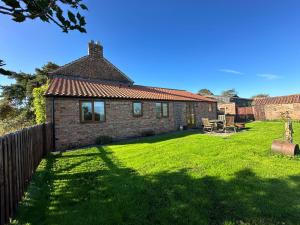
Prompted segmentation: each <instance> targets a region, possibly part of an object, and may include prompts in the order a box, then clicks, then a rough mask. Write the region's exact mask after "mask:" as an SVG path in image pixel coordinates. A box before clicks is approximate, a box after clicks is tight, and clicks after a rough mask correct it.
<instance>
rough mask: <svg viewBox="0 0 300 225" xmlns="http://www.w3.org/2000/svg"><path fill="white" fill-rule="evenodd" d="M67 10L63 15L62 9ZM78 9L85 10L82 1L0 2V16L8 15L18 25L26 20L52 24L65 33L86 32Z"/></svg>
mask: <svg viewBox="0 0 300 225" xmlns="http://www.w3.org/2000/svg"><path fill="white" fill-rule="evenodd" d="M1 2H2V4H1ZM67 8H69V9H68V11H67V13H64V11H63V9H67ZM79 9H81V10H87V7H86V5H85V4H83V3H82V0H0V14H4V15H8V16H10V17H11V18H12V20H14V21H16V22H19V23H21V22H24V21H25V20H26V19H31V20H34V19H40V20H41V21H43V22H48V23H50V22H52V23H54V24H56V25H57V26H59V27H60V28H61V29H62V31H63V32H66V33H67V32H68V31H69V30H78V31H80V32H83V33H85V32H86V30H85V27H84V26H85V25H86V22H85V18H84V17H83V16H82V15H81V14H80V13H79ZM71 10H72V11H73V12H72V11H71Z"/></svg>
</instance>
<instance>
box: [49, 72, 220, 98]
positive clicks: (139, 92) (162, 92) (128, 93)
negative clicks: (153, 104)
mask: <svg viewBox="0 0 300 225" xmlns="http://www.w3.org/2000/svg"><path fill="white" fill-rule="evenodd" d="M45 95H46V96H65V97H97V98H114V99H115V98H118V99H144V100H171V101H204V102H215V100H213V99H210V98H207V97H204V96H200V95H197V94H193V93H191V92H188V91H184V90H175V89H168V88H158V87H147V86H139V85H132V86H128V85H124V84H118V83H109V82H98V81H91V80H79V79H69V78H53V79H52V80H51V83H50V85H49V88H48V90H47V91H46V93H45Z"/></svg>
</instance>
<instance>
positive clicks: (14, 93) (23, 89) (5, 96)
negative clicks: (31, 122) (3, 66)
mask: <svg viewBox="0 0 300 225" xmlns="http://www.w3.org/2000/svg"><path fill="white" fill-rule="evenodd" d="M58 67H59V66H58V65H56V64H54V63H51V62H49V63H47V64H46V65H44V66H43V67H42V68H40V69H36V70H35V74H26V73H22V72H21V73H15V72H12V73H10V74H9V75H7V77H8V78H11V79H15V83H13V84H10V85H3V86H0V89H1V90H2V92H1V97H2V100H1V101H6V102H8V104H9V105H10V106H13V107H14V108H15V109H16V110H21V111H25V112H26V113H25V114H26V115H27V118H28V119H33V118H34V114H33V111H32V101H33V95H32V92H33V89H34V88H37V87H41V86H42V85H45V84H46V83H47V74H48V72H50V71H52V70H54V69H57V68H58ZM6 106H7V105H6ZM0 107H1V104H0Z"/></svg>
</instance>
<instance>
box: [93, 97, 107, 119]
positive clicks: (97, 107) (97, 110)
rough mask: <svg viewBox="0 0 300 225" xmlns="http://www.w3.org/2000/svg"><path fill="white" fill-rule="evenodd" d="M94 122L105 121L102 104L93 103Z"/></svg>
mask: <svg viewBox="0 0 300 225" xmlns="http://www.w3.org/2000/svg"><path fill="white" fill-rule="evenodd" d="M94 114H95V121H104V120H105V109H104V102H98V101H97V102H94Z"/></svg>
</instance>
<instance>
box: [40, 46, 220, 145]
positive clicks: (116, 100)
mask: <svg viewBox="0 0 300 225" xmlns="http://www.w3.org/2000/svg"><path fill="white" fill-rule="evenodd" d="M49 78H50V80H51V82H50V85H49V88H48V90H47V91H46V93H45V96H46V114H47V121H49V122H53V124H54V136H55V140H56V141H55V142H56V143H55V145H56V146H55V147H56V149H57V150H62V149H66V148H72V147H76V146H83V145H88V144H93V143H95V139H96V138H97V137H98V136H101V135H106V136H110V137H112V138H114V139H122V138H128V137H135V136H140V135H141V134H142V133H143V132H145V131H147V130H148V131H149V130H152V131H153V132H155V133H157V134H158V133H163V132H169V131H175V130H178V129H179V127H181V126H186V127H191V128H192V127H195V128H197V127H198V128H199V127H200V126H201V118H202V117H208V118H211V119H213V118H216V116H217V105H216V102H215V101H214V100H212V99H210V98H207V97H203V96H200V95H197V94H193V93H190V92H187V91H184V90H175V89H168V88H158V87H148V86H141V85H134V82H133V81H132V80H131V79H130V78H129V77H128V76H126V75H125V74H124V73H123V72H122V71H120V70H119V69H118V68H116V67H115V66H114V65H113V64H111V63H110V62H109V61H108V60H107V59H105V58H104V57H103V47H102V46H101V45H100V44H98V43H94V42H93V41H92V42H90V43H89V45H88V55H87V56H84V57H81V58H79V59H77V60H75V61H73V62H71V63H68V64H66V65H64V66H61V67H60V68H58V69H57V70H55V71H53V72H51V73H49Z"/></svg>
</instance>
